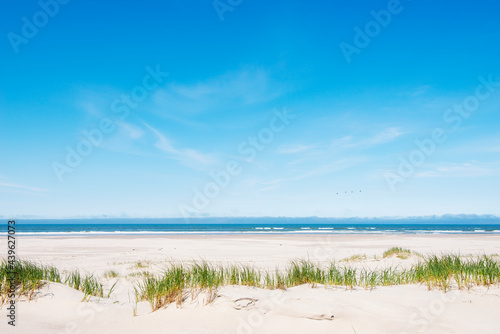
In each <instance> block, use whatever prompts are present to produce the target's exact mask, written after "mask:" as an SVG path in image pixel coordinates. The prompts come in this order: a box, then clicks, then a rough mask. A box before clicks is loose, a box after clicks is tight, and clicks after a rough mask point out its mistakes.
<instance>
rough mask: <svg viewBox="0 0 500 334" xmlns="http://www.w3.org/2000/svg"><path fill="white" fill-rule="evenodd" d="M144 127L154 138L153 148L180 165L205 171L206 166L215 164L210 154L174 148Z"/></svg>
mask: <svg viewBox="0 0 500 334" xmlns="http://www.w3.org/2000/svg"><path fill="white" fill-rule="evenodd" d="M143 123H144V122H143ZM144 125H145V126H146V127H147V128H148V129H149V130H151V132H153V134H154V135H155V137H156V142H155V143H154V146H155V147H156V148H157V149H159V150H160V151H163V152H165V153H167V154H169V155H170V156H171V157H172V158H173V159H176V160H178V161H179V162H181V163H182V164H184V165H186V166H188V167H191V168H194V169H205V168H206V167H207V166H210V165H212V164H215V163H216V162H217V159H215V157H214V156H212V155H210V154H205V153H202V152H199V151H196V150H194V149H190V148H184V149H177V148H175V147H174V146H173V145H172V143H171V142H170V140H169V139H168V138H167V137H166V136H165V135H163V134H162V133H161V132H160V131H158V130H157V129H156V128H154V127H152V126H151V125H149V124H147V123H144Z"/></svg>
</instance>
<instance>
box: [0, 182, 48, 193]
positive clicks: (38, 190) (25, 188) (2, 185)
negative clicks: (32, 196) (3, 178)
mask: <svg viewBox="0 0 500 334" xmlns="http://www.w3.org/2000/svg"><path fill="white" fill-rule="evenodd" d="M0 187H7V188H16V189H24V190H29V191H36V192H46V191H48V189H43V188H35V187H28V186H22V185H19V184H9V183H0Z"/></svg>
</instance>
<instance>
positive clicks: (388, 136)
mask: <svg viewBox="0 0 500 334" xmlns="http://www.w3.org/2000/svg"><path fill="white" fill-rule="evenodd" d="M403 134H405V132H404V131H402V129H401V128H400V127H388V128H385V129H384V130H382V131H381V132H379V133H376V134H374V135H372V136H371V137H368V138H362V139H359V140H357V138H356V137H355V136H354V135H349V136H345V137H342V138H339V139H337V140H335V141H334V142H333V145H334V146H336V147H345V148H350V147H358V146H359V147H364V148H369V147H373V146H377V145H381V144H386V143H389V142H392V141H393V140H395V139H396V138H398V137H400V136H401V135H403Z"/></svg>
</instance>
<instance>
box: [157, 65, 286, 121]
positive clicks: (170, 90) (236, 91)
mask: <svg viewBox="0 0 500 334" xmlns="http://www.w3.org/2000/svg"><path fill="white" fill-rule="evenodd" d="M286 90H287V89H286V88H285V84H284V83H280V82H277V81H275V80H273V79H272V78H271V77H270V75H269V74H268V73H267V72H266V71H265V70H263V69H261V68H245V69H243V70H240V71H235V72H229V73H227V74H224V75H221V76H218V77H215V78H212V79H208V80H206V81H203V82H198V83H193V84H187V85H186V84H178V83H170V84H168V85H167V86H166V87H165V88H163V89H159V90H157V91H156V92H155V94H154V103H155V107H154V111H153V112H154V113H156V114H158V115H161V116H163V117H167V118H170V119H173V120H175V121H178V122H182V123H185V124H187V125H196V124H197V123H196V121H193V119H192V117H193V115H197V114H205V113H208V112H210V113H219V112H223V111H228V110H232V111H234V109H235V108H240V109H241V108H246V107H248V106H249V105H258V104H259V103H264V102H268V101H271V100H273V99H275V98H277V97H278V96H280V95H282V94H283V93H284V92H285V91H286ZM187 116H189V118H188V117H187Z"/></svg>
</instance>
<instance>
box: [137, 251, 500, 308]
mask: <svg viewBox="0 0 500 334" xmlns="http://www.w3.org/2000/svg"><path fill="white" fill-rule="evenodd" d="M398 251H399V250H398ZM302 284H309V285H311V286H313V287H314V286H316V285H319V284H321V285H325V286H335V287H345V288H346V289H354V288H355V287H361V288H364V289H373V288H375V287H377V286H391V285H402V284H424V285H426V286H427V287H428V288H429V289H433V288H437V289H441V290H444V291H445V292H446V291H448V290H449V289H450V288H451V287H452V286H455V287H456V288H458V289H460V290H461V289H470V288H471V287H473V286H489V285H500V262H499V261H497V260H495V259H494V258H493V257H491V256H486V255H483V256H477V257H475V258H465V259H464V258H461V257H460V256H459V255H443V256H437V255H432V256H428V257H425V258H423V260H421V261H420V262H419V263H417V264H415V265H413V266H411V267H410V268H408V269H399V268H398V267H387V268H383V269H379V270H369V269H365V268H361V269H360V268H355V267H351V266H348V265H344V266H342V265H337V264H336V263H331V264H330V265H329V266H328V267H326V268H325V267H324V266H323V267H321V266H319V265H317V264H314V263H313V262H311V261H306V260H302V261H292V262H291V263H290V264H289V265H288V267H287V268H286V270H285V271H284V272H280V271H278V270H276V271H275V272H274V273H270V272H260V271H259V270H257V269H255V268H252V267H248V266H236V265H231V266H229V267H223V266H220V265H218V266H216V265H211V264H209V263H206V262H201V263H196V262H195V263H193V264H192V265H188V266H179V265H172V266H171V267H170V268H168V269H167V270H165V272H164V273H163V275H159V276H158V275H157V276H153V277H148V278H146V279H145V280H144V281H143V282H142V283H139V285H138V286H137V287H136V289H135V291H136V299H137V301H144V300H145V301H148V302H149V303H150V305H151V308H152V310H153V311H155V310H158V309H160V308H162V307H166V306H167V305H169V304H171V303H173V302H175V303H176V304H177V305H181V304H182V302H183V301H184V300H185V299H186V297H187V296H188V294H189V293H191V294H194V293H196V292H200V291H206V292H208V293H209V295H210V296H212V297H211V298H209V301H210V300H212V299H213V298H214V296H215V294H216V291H217V288H218V287H220V286H224V285H243V286H249V287H257V288H264V289H286V288H289V287H294V286H298V285H302Z"/></svg>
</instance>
